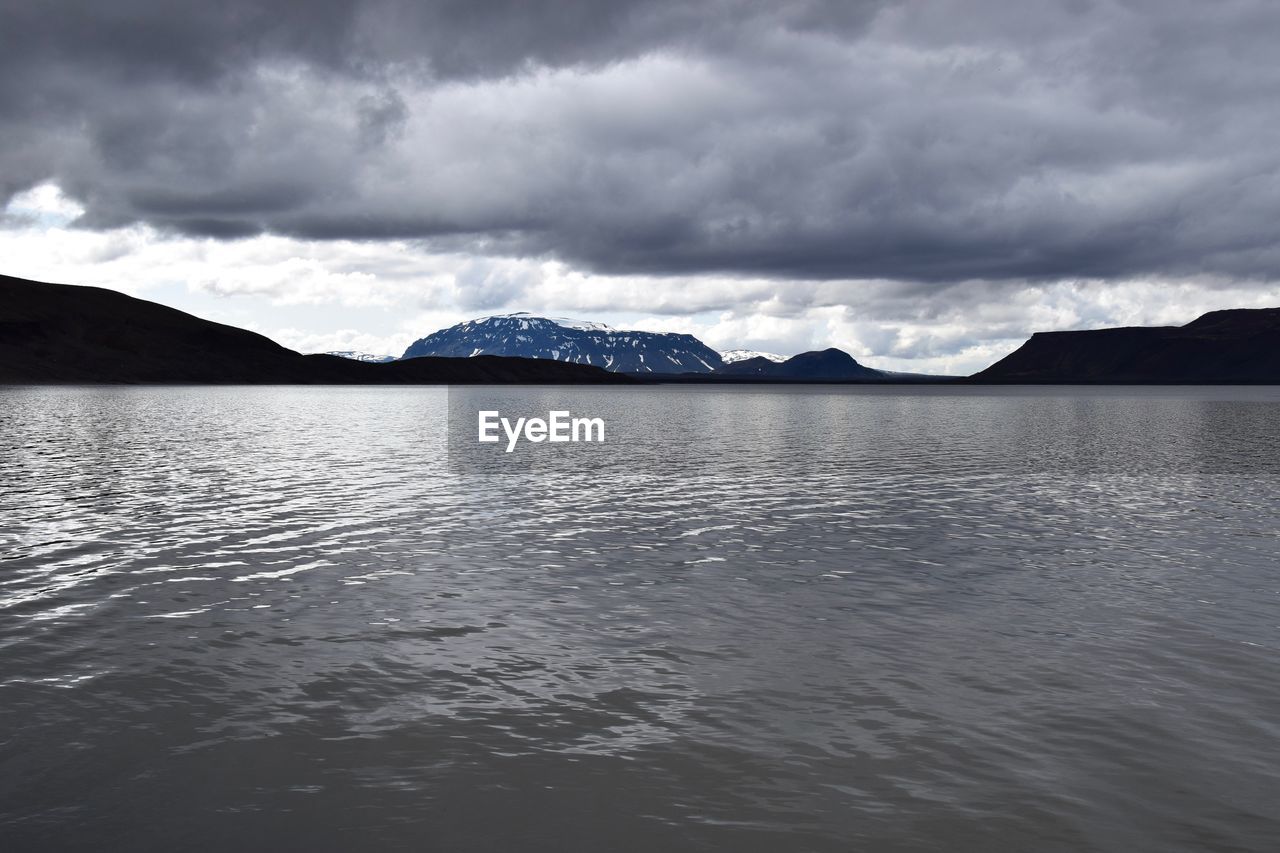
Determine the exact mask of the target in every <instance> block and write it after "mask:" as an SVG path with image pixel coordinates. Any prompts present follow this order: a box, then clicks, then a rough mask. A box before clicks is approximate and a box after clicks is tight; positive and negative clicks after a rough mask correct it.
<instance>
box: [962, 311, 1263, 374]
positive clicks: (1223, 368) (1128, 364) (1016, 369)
mask: <svg viewBox="0 0 1280 853" xmlns="http://www.w3.org/2000/svg"><path fill="white" fill-rule="evenodd" d="M970 381H974V382H984V383H986V382H991V383H1023V382H1026V383H1037V382H1062V383H1212V384H1224V383H1225V384H1231V383H1242V384H1250V383H1280V308H1257V309H1245V308H1242V309H1235V310H1229V311H1211V312H1210V313H1208V314H1205V315H1204V316H1202V317H1200V318H1199V319H1197V320H1194V321H1192V322H1190V323H1188V324H1187V325H1185V326H1158V327H1129V328H1121V329H1098V330H1096V331H1085V332H1037V333H1036V334H1034V335H1032V336H1031V339H1030V340H1028V341H1027V342H1026V343H1025V344H1023V345H1022V346H1021V347H1019V348H1018V349H1017V350H1016V351H1014V352H1013V353H1011V354H1009V355H1008V356H1006V357H1005V358H1003V359H1001V360H1000V361H998V362H996V363H995V364H993V365H992V366H991V367H988V368H987V369H986V370H983V371H982V372H980V373H976V374H974V375H973V376H972V377H971V378H970Z"/></svg>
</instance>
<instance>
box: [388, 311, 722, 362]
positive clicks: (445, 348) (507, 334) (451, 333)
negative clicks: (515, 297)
mask: <svg viewBox="0 0 1280 853" xmlns="http://www.w3.org/2000/svg"><path fill="white" fill-rule="evenodd" d="M424 355H433V356H452V357H458V358H470V357H472V356H477V355H506V356H519V357H521V358H540V359H549V360H551V361H567V362H571V363H573V364H589V365H593V366H595V367H603V368H604V369H605V370H609V371H613V372H615V373H710V372H712V371H714V370H718V369H720V368H721V367H723V366H724V362H723V361H722V360H721V358H720V353H718V352H716V351H715V350H713V349H711V347H709V346H707V345H706V344H704V343H703V342H702V341H700V340H698V339H697V338H695V337H694V336H693V335H680V334H673V333H666V334H663V333H659V332H635V331H620V330H618V329H611V328H609V327H608V326H606V325H604V324H602V323H591V322H586V321H581V320H566V319H560V318H553V317H535V316H533V315H532V314H525V313H518V314H503V315H500V316H497V317H484V318H481V319H479V320H468V321H467V322H465V323H459V324H458V325H456V326H450V327H449V328H447V329H441V330H440V331H438V332H434V333H432V334H430V335H427V336H426V337H425V338H422V339H421V340H417V341H414V342H413V343H412V344H410V346H409V348H408V349H407V350H405V351H404V355H403V356H402V358H416V357H419V356H424Z"/></svg>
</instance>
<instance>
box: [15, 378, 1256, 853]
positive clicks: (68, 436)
mask: <svg viewBox="0 0 1280 853" xmlns="http://www.w3.org/2000/svg"><path fill="white" fill-rule="evenodd" d="M466 405H471V406H476V405H483V406H492V407H494V408H496V409H501V410H502V411H503V412H504V414H506V413H507V412H513V413H520V414H522V415H523V414H528V413H530V412H541V413H543V414H545V413H546V412H547V411H548V410H549V409H555V408H562V409H566V410H571V411H573V413H574V414H575V415H577V414H582V415H590V416H598V417H601V418H602V419H603V420H604V422H605V423H606V424H607V428H608V434H607V439H606V441H605V443H603V444H593V445H586V444H584V445H578V444H560V445H555V446H552V445H538V446H536V447H534V448H522V449H520V450H519V451H518V452H516V453H513V454H511V455H510V457H508V458H501V453H500V452H499V455H497V456H495V455H493V454H490V455H488V456H486V457H485V458H483V459H471V458H469V457H467V456H466V455H465V454H463V455H459V453H458V451H459V450H460V449H462V448H463V444H464V443H465V442H467V441H470V440H473V439H474V435H473V434H470V433H468V429H470V427H469V426H468V424H469V423H470V422H469V421H467V420H466V419H465V418H462V419H461V420H459V419H458V418H455V419H454V420H455V423H454V424H453V428H452V429H449V428H448V426H449V424H450V413H451V412H455V411H456V410H458V409H459V406H462V407H463V408H465V406H466ZM534 450H537V451H539V452H542V453H543V455H542V456H540V457H532V456H530V455H529V453H530V452H533V451H534ZM525 451H529V452H525ZM0 483H2V489H0V847H2V848H3V849H5V850H6V851H25V850H51V849H57V850H110V849H120V850H124V849H128V850H147V851H150V850H155V851H170V850H177V849H186V850H203V849H207V850H227V849H244V850H299V851H304V850H305V851H329V850H333V851H340V850H401V849H406V850H407V849H412V850H442V851H446V850H447V851H498V850H517V851H578V850H582V851H597V850H598V851H632V850H634V851H685V850H688V851H711V850H717V851H718V850H726V851H787V853H793V852H794V851H849V850H873V851H932V850H936V851H975V853H976V851H993V850H1036V851H1084V850H1098V851H1181V850H1187V851H1191V850H1196V851H1202V850H1222V851H1227V850H1233V851H1240V850H1245V851H1274V850H1275V849H1277V846H1278V845H1280V811H1278V810H1277V803H1280V655H1278V654H1277V652H1278V651H1280V388H1092V389H1091V388H994V389H993V388H958V387H924V386H922V387H904V386H899V387H817V386H809V387H799V386H797V387H759V386H756V387H737V386H735V387H710V386H699V387H648V388H483V389H457V388H455V389H452V390H451V391H446V390H445V389H442V388H331V387H314V388H304V387H252V388H250V387H222V388H207V387H205V388H196V387H166V388H159V387H157V388H124V387H120V388H117V387H46V388H16V387H7V388H0Z"/></svg>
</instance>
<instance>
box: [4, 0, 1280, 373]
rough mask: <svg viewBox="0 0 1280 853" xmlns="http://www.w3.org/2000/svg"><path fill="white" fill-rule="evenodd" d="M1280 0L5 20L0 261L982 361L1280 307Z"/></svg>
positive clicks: (467, 312) (659, 4)
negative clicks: (1030, 346) (1050, 334)
mask: <svg viewBox="0 0 1280 853" xmlns="http://www.w3.org/2000/svg"><path fill="white" fill-rule="evenodd" d="M1278 43H1280V3H1275V2H1273V0H1215V2H1205V0H1058V1H1057V2H1047V0H1021V2H1018V3H1009V2H1007V0H929V2H925V0H900V2H887V0H886V2H878V1H873V0H868V2H860V0H778V1H777V2H746V0H705V2H689V0H679V2H676V1H675V0H672V2H668V1H667V0H636V2H612V1H611V0H558V2H549V0H491V1H490V2H485V0H436V1H435V2H433V1H432V0H413V1H412V2H411V0H305V2H303V0H296V2H289V0H277V2H270V3H267V2H246V0H219V2H216V3H212V2H189V0H169V1H168V2H140V0H113V2H110V3H103V2H99V0H80V1H78V2H77V1H76V0H48V1H47V2H31V0H26V2H14V0H0V211H2V213H0V272H4V273H7V274H10V275H19V276H23V277H28V278H35V279H38V280H45V281H57V282H64V283H73V284H93V285H98V286H103V287H110V288H114V289H117V290H121V291H123V292H126V293H130V294H132V295H135V296H140V297H143V298H146V299H152V300H155V301H157V302H162V303H164V304H168V305H172V306H174V307H177V308H180V309H182V310H185V311H190V312H191V313H194V314H197V315H199V316H202V317H207V318H209V319H213V320H218V321H220V322H226V323H232V324H234V325H238V326H242V327H245V328H251V329H254V330H256V331H259V332H262V333H264V334H266V335H268V336H270V337H272V338H274V339H275V340H277V341H279V342H280V343H282V344H285V345H286V346H290V347H293V348H295V349H299V350H302V351H307V352H312V351H325V350H339V349H342V350H345V349H356V350H361V351H366V352H373V353H388V354H396V355H398V354H399V353H400V352H402V351H403V350H404V348H405V347H406V346H407V345H408V344H409V343H410V342H412V341H413V340H414V339H416V338H419V337H422V336H425V335H426V334H429V333H430V332H432V331H435V330H436V329H438V328H441V327H444V326H447V325H451V324H453V323H455V322H459V321H461V320H464V319H469V318H473V317H479V316H485V315H489V314H496V313H508V312H512V311H530V312H533V313H537V314H550V315H554V316H570V317H579V318H583V319H592V320H597V321H602V322H606V323H609V324H610V325H614V326H618V327H623V328H640V329H648V330H652V331H680V332H689V333H692V334H695V335H697V336H698V337H700V338H701V339H703V340H704V341H706V342H707V343H708V344H710V345H711V346H713V347H716V348H718V349H736V348H749V349H759V350H766V351H771V352H777V353H781V354H784V355H790V354H793V353H796V352H801V351H804V350H810V349H818V348H824V347H827V346H837V347H840V348H842V349H844V350H846V351H848V352H849V353H851V354H853V355H854V356H855V357H856V358H858V359H859V360H860V361H862V362H864V363H866V364H869V365H871V366H873V367H881V368H886V369H893V370H912V371H920V372H936V373H968V372H972V371H975V370H978V369H981V368H982V367H985V366H986V365H988V364H990V363H991V362H993V361H995V360H997V359H998V358H1000V357H1001V356H1003V355H1004V354H1006V353H1008V352H1009V351H1011V350H1012V349H1014V348H1016V347H1017V346H1018V345H1019V344H1020V343H1021V342H1022V341H1023V340H1024V339H1025V338H1026V337H1027V336H1028V335H1029V334H1031V333H1032V332H1034V331H1041V330H1048V329H1083V328H1098V327H1103V326H1112V325H1138V324H1181V323H1184V322H1187V321H1190V320H1192V319H1194V318H1195V317H1196V316H1198V315H1199V314H1201V313H1203V312H1204V311H1208V310H1213V309H1217V308H1229V307H1262V306H1277V305H1280V285H1278V281H1280V244H1278V243H1277V235H1278V234H1280V227H1278V224H1280V98H1278V97H1277V92H1280V51H1277V50H1276V49H1275V45H1276V44H1278Z"/></svg>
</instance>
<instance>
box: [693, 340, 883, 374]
mask: <svg viewBox="0 0 1280 853" xmlns="http://www.w3.org/2000/svg"><path fill="white" fill-rule="evenodd" d="M716 375H719V376H743V377H746V376H750V377H757V378H759V379H764V380H773V379H778V380H788V381H803V380H810V381H816V382H838V381H848V380H856V379H866V380H882V379H885V378H886V374H885V373H884V371H881V370H875V369H873V368H870V367H866V366H864V365H861V364H859V363H858V362H857V361H856V360H855V359H854V358H853V356H851V355H849V354H848V353H847V352H845V351H844V350H838V349H835V348H832V349H824V350H818V351H815V352H802V353H800V354H799V355H793V356H792V357H791V358H789V359H787V360H786V361H770V360H769V359H767V358H764V357H762V356H758V357H756V358H748V359H744V360H742V361H736V362H734V363H732V364H727V365H725V366H724V367H722V368H720V369H719V370H717V371H716Z"/></svg>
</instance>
